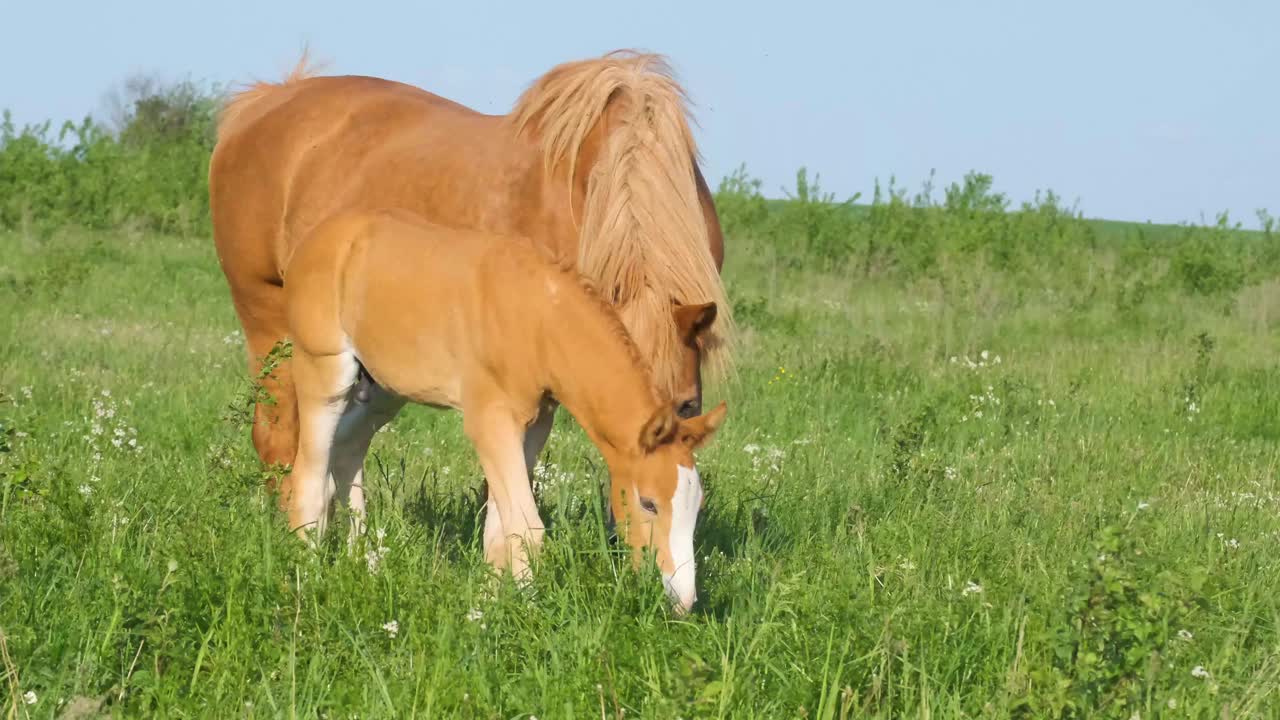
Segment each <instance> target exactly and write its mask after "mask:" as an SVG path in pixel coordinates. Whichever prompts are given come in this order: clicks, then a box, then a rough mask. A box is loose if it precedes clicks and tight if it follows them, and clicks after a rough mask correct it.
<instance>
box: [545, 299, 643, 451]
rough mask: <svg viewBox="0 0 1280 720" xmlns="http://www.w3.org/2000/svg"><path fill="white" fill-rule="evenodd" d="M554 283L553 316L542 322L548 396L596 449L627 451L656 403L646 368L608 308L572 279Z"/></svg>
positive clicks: (630, 449) (616, 318)
mask: <svg viewBox="0 0 1280 720" xmlns="http://www.w3.org/2000/svg"><path fill="white" fill-rule="evenodd" d="M557 282H558V283H559V284H560V285H561V290H560V292H559V293H557V294H558V295H559V297H560V301H559V302H558V303H557V309H556V312H557V317H555V318H552V319H551V321H550V322H547V323H546V324H545V328H546V329H547V331H548V333H549V334H550V337H548V338H547V341H548V342H547V343H546V344H545V346H544V347H546V348H548V353H549V357H548V358H547V360H548V363H547V364H548V367H547V368H546V372H547V375H548V378H549V381H550V383H549V384H550V388H549V389H550V390H551V394H552V395H553V396H554V397H555V398H556V400H558V401H559V402H560V403H561V404H562V405H564V406H565V408H566V409H567V410H568V411H569V412H570V414H572V415H573V417H574V418H575V419H576V420H577V421H578V424H580V425H581V426H582V428H583V430H585V431H586V433H587V435H588V436H590V438H591V440H592V442H594V443H595V444H596V446H597V447H599V448H600V449H601V450H603V451H606V452H607V451H610V450H611V451H614V452H630V451H632V450H634V449H635V448H636V446H637V444H638V442H639V437H640V429H641V427H643V425H644V423H645V422H646V421H647V420H648V419H649V418H650V417H651V416H652V414H653V412H654V411H655V410H656V409H657V408H658V406H659V402H660V399H659V397H658V394H657V393H656V391H655V389H654V385H653V380H652V378H651V376H650V373H649V368H648V365H647V363H646V362H645V360H644V358H643V357H642V356H641V355H640V354H639V351H638V350H637V349H636V347H635V345H634V344H633V343H632V341H631V339H630V337H629V336H628V335H627V334H626V329H625V328H624V327H623V325H622V323H621V321H620V320H618V317H617V315H616V314H615V313H614V311H613V309H612V308H610V307H608V306H607V305H605V304H604V303H603V302H602V301H601V300H599V299H597V298H596V297H595V296H593V295H591V294H590V293H589V292H588V291H587V290H586V289H585V288H584V287H582V286H581V284H580V283H578V281H577V279H576V278H573V277H571V276H568V275H564V276H561V277H560V278H557ZM570 286H571V287H570Z"/></svg>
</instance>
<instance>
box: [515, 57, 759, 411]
mask: <svg viewBox="0 0 1280 720" xmlns="http://www.w3.org/2000/svg"><path fill="white" fill-rule="evenodd" d="M606 112H609V113H610V116H609V124H608V135H607V137H605V138H604V139H603V141H602V144H601V149H600V152H599V155H598V157H597V159H596V161H595V164H594V166H593V167H592V168H591V174H590V178H589V180H588V183H587V190H586V198H585V202H584V210H583V217H582V222H581V227H580V235H579V241H578V258H577V267H578V270H579V271H580V272H581V273H582V274H583V275H585V276H587V277H588V278H590V279H591V280H592V282H593V283H594V284H595V286H596V287H598V288H600V289H601V290H602V291H603V293H604V295H605V299H606V300H607V301H609V302H610V303H611V304H612V305H613V306H614V307H615V308H616V309H617V311H618V312H619V313H620V314H621V317H622V322H623V324H624V325H625V326H626V328H627V329H628V330H629V332H630V337H631V338H632V339H633V340H634V341H635V343H636V344H637V345H639V346H641V347H644V348H645V349H647V350H648V351H649V353H648V357H649V358H650V363H651V368H652V371H653V374H654V377H655V379H657V380H658V381H659V383H660V385H661V386H662V388H663V389H664V390H666V391H668V392H670V391H674V390H675V384H676V382H677V376H678V371H679V368H678V366H677V362H676V360H677V358H678V357H679V353H678V352H677V350H678V347H677V343H679V342H680V340H679V338H678V337H677V336H676V332H675V320H674V316H673V314H672V309H673V308H672V302H673V301H675V302H679V303H684V304H690V303H702V302H709V301H710V302H715V303H716V305H717V308H718V310H719V312H718V315H717V320H716V322H715V324H714V325H713V327H712V328H711V329H710V330H709V331H708V332H706V333H704V334H703V336H702V338H701V342H702V348H703V351H704V353H705V358H706V360H707V361H708V364H709V367H710V369H712V370H713V371H715V372H718V373H721V374H722V373H723V372H725V371H727V370H728V369H729V366H730V363H729V350H730V349H731V346H732V340H733V337H734V334H735V332H734V323H733V319H732V314H731V308H730V306H729V303H728V302H727V299H726V296H725V291H724V286H723V284H722V283H721V280H720V274H719V272H718V271H717V270H716V265H715V260H714V259H713V258H712V255H711V250H710V246H709V238H708V230H707V224H706V220H705V218H704V217H703V214H702V206H701V204H700V202H699V199H698V194H697V184H696V179H695V170H694V163H695V162H696V156H697V148H696V146H695V143H694V140H693V133H692V132H691V131H690V128H689V115H688V105H687V97H686V94H685V91H684V89H683V88H682V87H680V85H679V83H677V82H676V80H675V78H674V77H673V76H672V73H671V69H670V67H669V65H668V64H667V62H666V60H665V59H663V58H662V57H661V56H658V55H652V54H643V53H637V52H633V51H619V52H615V53H610V54H609V55H606V56H604V57H602V58H596V59H591V60H583V61H578V62H572V63H566V64H564V65H560V66H558V67H556V68H553V69H552V70H551V71H550V72H548V73H547V74H546V75H544V76H542V77H541V78H540V79H539V80H537V81H536V82H535V83H534V84H533V86H531V87H530V88H529V89H528V90H527V91H525V93H524V94H523V95H522V96H521V97H520V100H519V101H518V102H517V104H516V106H515V109H514V110H513V112H512V114H511V116H510V117H511V120H512V122H513V123H514V125H515V130H516V131H517V132H526V131H534V132H536V133H537V136H538V137H539V139H540V142H541V144H542V148H543V153H544V163H545V165H546V167H547V168H548V170H554V169H556V168H558V167H560V166H561V165H567V170H568V178H569V182H572V181H573V178H574V173H575V171H576V169H577V163H578V160H579V155H580V154H581V151H582V148H583V144H584V143H585V142H586V140H587V137H588V135H589V134H590V133H591V131H592V129H593V128H595V127H596V125H597V124H598V123H600V122H601V121H602V120H603V119H604V118H605V115H606Z"/></svg>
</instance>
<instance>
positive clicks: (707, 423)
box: [680, 400, 729, 450]
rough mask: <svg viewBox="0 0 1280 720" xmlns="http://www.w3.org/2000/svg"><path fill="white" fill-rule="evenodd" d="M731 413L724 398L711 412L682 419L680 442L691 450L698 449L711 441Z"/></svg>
mask: <svg viewBox="0 0 1280 720" xmlns="http://www.w3.org/2000/svg"><path fill="white" fill-rule="evenodd" d="M728 414H729V406H728V405H726V404H725V402H724V401H723V400H721V401H720V404H719V405H717V406H715V408H714V409H712V410H711V412H708V413H703V414H702V415H699V416H698V417H696V418H690V419H688V420H682V421H680V442H682V443H684V444H685V445H686V446H688V448H689V449H690V450H697V449H698V448H700V447H704V446H705V445H706V444H707V443H709V442H711V438H712V437H714V436H715V434H716V430H719V429H720V426H721V425H722V424H724V419H725V416H727V415H728Z"/></svg>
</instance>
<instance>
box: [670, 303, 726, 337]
mask: <svg viewBox="0 0 1280 720" xmlns="http://www.w3.org/2000/svg"><path fill="white" fill-rule="evenodd" d="M672 312H673V313H674V314H675V319H676V332H677V333H678V334H679V336H680V339H681V340H683V341H684V342H686V343H692V342H693V341H695V340H697V339H698V336H699V335H701V334H702V333H704V332H706V330H707V328H709V327H711V323H713V322H715V321H716V304H715V303H713V302H709V303H702V304H700V305H676V308H675V310H674V311H672Z"/></svg>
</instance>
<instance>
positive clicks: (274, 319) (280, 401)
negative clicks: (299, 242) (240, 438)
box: [229, 278, 298, 502]
mask: <svg viewBox="0 0 1280 720" xmlns="http://www.w3.org/2000/svg"><path fill="white" fill-rule="evenodd" d="M229 279H230V278H229ZM230 286H231V298H232V301H233V302H234V303H235V307H236V312H237V314H238V315H239V316H240V324H241V326H242V327H243V328H244V335H245V344H246V345H247V346H248V351H249V374H250V377H251V378H253V379H254V382H255V383H257V384H258V385H259V386H260V387H261V388H262V390H263V391H265V393H266V396H267V398H269V399H264V398H260V399H258V400H257V401H256V402H255V403H254V412H253V446H254V449H255V450H257V451H258V457H259V458H260V459H261V460H262V462H263V463H265V464H266V465H268V466H271V465H289V464H291V463H292V462H293V459H294V455H295V454H296V453H297V440H298V406H297V398H296V397H295V394H294V388H293V374H292V370H293V367H292V365H293V363H292V361H291V360H290V359H289V358H287V357H279V356H277V357H275V358H272V359H271V360H272V362H273V363H275V367H274V368H273V369H271V370H270V371H269V372H268V373H267V374H266V375H265V376H264V377H262V378H259V377H258V376H259V375H261V374H262V370H263V366H264V363H265V362H266V361H267V359H268V356H269V355H270V354H271V352H272V350H273V349H274V348H275V347H276V344H277V343H279V342H281V341H283V340H284V339H285V337H286V335H287V322H286V317H285V298H284V288H283V287H282V286H280V285H277V284H273V283H270V282H267V281H263V280H246V281H239V280H238V279H236V280H232V281H231V282H230ZM274 481H275V478H272V480H271V483H272V484H274ZM281 485H282V487H280V488H278V489H279V490H280V491H281V495H282V496H283V495H285V494H287V491H288V488H287V485H288V479H287V478H286V479H285V481H284V482H283V483H281ZM273 489H276V488H273ZM281 502H283V497H282V500H281Z"/></svg>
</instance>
